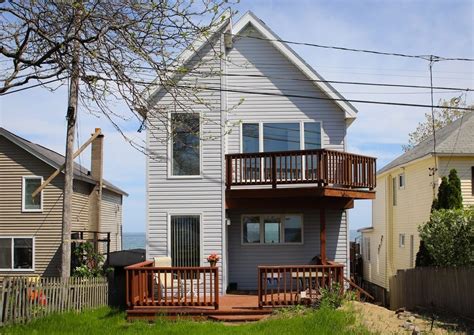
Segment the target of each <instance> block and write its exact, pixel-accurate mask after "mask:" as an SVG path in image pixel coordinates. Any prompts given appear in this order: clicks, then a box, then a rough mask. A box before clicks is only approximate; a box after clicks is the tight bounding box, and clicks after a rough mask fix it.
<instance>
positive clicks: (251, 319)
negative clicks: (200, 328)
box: [208, 315, 268, 322]
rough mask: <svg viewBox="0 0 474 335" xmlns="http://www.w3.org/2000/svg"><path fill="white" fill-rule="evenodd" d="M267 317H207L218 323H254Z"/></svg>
mask: <svg viewBox="0 0 474 335" xmlns="http://www.w3.org/2000/svg"><path fill="white" fill-rule="evenodd" d="M267 317H268V315H208V318H209V319H210V320H214V321H219V322H256V321H260V320H263V319H265V318H267Z"/></svg>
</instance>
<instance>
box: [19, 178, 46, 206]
mask: <svg viewBox="0 0 474 335" xmlns="http://www.w3.org/2000/svg"><path fill="white" fill-rule="evenodd" d="M27 179H40V180H41V183H40V185H41V184H43V176H22V181H21V211H22V212H23V213H42V212H43V191H44V189H42V190H41V192H40V194H41V205H40V208H39V209H28V208H26V207H25V187H26V180H27Z"/></svg>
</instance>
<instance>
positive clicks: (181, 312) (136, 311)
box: [127, 308, 272, 316]
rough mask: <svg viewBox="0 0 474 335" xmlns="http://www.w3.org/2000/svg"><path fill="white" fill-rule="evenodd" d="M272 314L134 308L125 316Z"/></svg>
mask: <svg viewBox="0 0 474 335" xmlns="http://www.w3.org/2000/svg"><path fill="white" fill-rule="evenodd" d="M271 313H272V310H271V309H258V308H255V309H253V308H249V309H228V310H215V309H186V308H183V309H166V308H163V309H159V308H153V309H151V308H142V309H140V308H135V309H132V310H130V309H129V310H127V315H129V316H132V315H137V316H138V315H142V316H150V315H169V316H175V315H196V316H198V315H269V314H271Z"/></svg>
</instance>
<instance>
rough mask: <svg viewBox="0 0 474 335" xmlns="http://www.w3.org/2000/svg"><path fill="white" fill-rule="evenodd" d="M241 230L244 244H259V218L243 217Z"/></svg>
mask: <svg viewBox="0 0 474 335" xmlns="http://www.w3.org/2000/svg"><path fill="white" fill-rule="evenodd" d="M242 229H243V242H244V243H260V217H259V216H244V217H243V227H242Z"/></svg>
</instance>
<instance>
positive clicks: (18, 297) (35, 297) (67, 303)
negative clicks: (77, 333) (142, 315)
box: [0, 277, 108, 326]
mask: <svg viewBox="0 0 474 335" xmlns="http://www.w3.org/2000/svg"><path fill="white" fill-rule="evenodd" d="M107 300H108V283H107V280H106V279H105V278H89V279H87V278H68V279H62V278H57V277H50V278H48V277H45V278H34V277H11V278H3V279H0V326H2V325H6V324H12V323H26V322H29V321H31V320H34V319H36V318H41V317H44V316H47V315H49V314H52V313H61V312H66V311H81V310H83V309H86V308H96V307H100V306H105V305H107V303H108V301H107Z"/></svg>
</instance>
